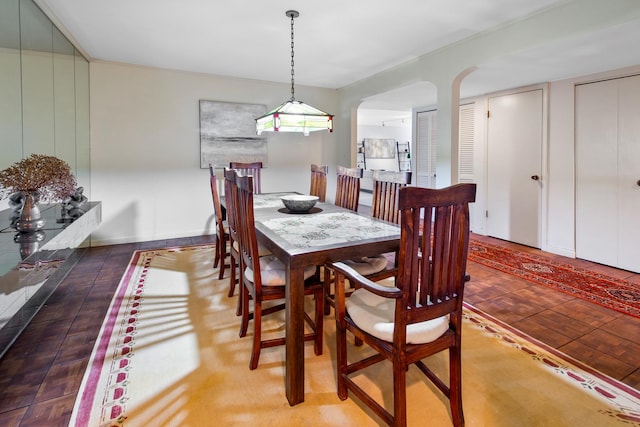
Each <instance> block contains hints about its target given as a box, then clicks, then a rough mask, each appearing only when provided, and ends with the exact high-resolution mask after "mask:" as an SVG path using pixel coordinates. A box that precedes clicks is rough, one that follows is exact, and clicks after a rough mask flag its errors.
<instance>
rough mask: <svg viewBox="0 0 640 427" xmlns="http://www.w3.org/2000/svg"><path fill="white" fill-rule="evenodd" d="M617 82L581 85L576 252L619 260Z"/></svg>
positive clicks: (608, 261) (578, 95) (585, 256)
mask: <svg viewBox="0 0 640 427" xmlns="http://www.w3.org/2000/svg"><path fill="white" fill-rule="evenodd" d="M617 85H618V83H617V82H616V81H615V80H610V81H605V82H600V83H595V84H586V85H580V86H577V87H576V118H575V120H576V136H575V138H576V256H577V257H578V258H583V259H588V260H591V261H596V262H600V263H603V264H608V265H615V264H616V261H617V253H618V249H617V236H618V214H617V210H618V209H617V205H618V190H617V189H618V166H617V165H618V91H617Z"/></svg>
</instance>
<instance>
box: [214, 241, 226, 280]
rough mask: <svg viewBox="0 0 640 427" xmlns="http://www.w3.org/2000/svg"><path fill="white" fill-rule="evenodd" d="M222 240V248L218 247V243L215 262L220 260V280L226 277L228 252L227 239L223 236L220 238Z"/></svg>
mask: <svg viewBox="0 0 640 427" xmlns="http://www.w3.org/2000/svg"><path fill="white" fill-rule="evenodd" d="M219 242H220V248H218V245H217V244H216V257H217V259H216V261H215V263H216V264H218V261H219V262H220V272H219V273H218V280H222V278H223V277H224V270H225V267H226V266H225V264H224V261H225V258H226V256H225V254H226V253H227V241H226V240H225V239H224V238H222V239H220V240H219Z"/></svg>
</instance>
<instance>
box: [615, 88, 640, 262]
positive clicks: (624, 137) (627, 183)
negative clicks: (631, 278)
mask: <svg viewBox="0 0 640 427" xmlns="http://www.w3.org/2000/svg"><path fill="white" fill-rule="evenodd" d="M618 98H619V114H618V126H619V133H618V191H619V198H618V218H619V222H618V236H619V237H618V266H619V267H620V268H624V269H626V270H632V271H640V220H639V218H640V119H639V118H640V76H634V77H628V78H625V79H620V80H619V88H618Z"/></svg>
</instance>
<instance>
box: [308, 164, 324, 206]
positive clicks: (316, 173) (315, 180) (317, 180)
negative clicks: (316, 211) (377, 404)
mask: <svg viewBox="0 0 640 427" xmlns="http://www.w3.org/2000/svg"><path fill="white" fill-rule="evenodd" d="M328 172H329V167H328V166H327V165H324V166H318V165H313V164H312V165H311V188H310V190H309V194H310V195H312V196H318V199H319V200H320V201H321V202H324V201H325V199H326V196H327V173H328Z"/></svg>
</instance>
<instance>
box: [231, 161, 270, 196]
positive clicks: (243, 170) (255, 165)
mask: <svg viewBox="0 0 640 427" xmlns="http://www.w3.org/2000/svg"><path fill="white" fill-rule="evenodd" d="M229 167H230V168H231V169H235V170H237V171H238V172H239V173H240V175H243V176H245V175H251V176H252V177H253V192H254V193H255V194H260V193H262V187H261V185H260V184H261V179H260V171H261V170H262V162H248V163H247V162H229Z"/></svg>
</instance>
